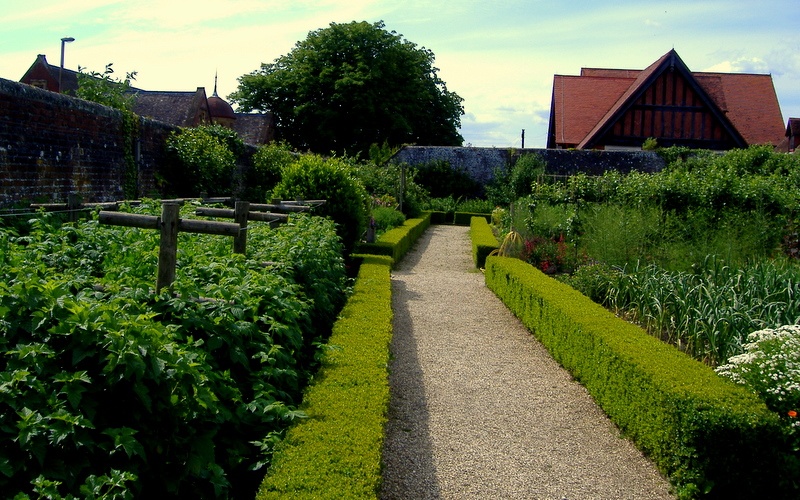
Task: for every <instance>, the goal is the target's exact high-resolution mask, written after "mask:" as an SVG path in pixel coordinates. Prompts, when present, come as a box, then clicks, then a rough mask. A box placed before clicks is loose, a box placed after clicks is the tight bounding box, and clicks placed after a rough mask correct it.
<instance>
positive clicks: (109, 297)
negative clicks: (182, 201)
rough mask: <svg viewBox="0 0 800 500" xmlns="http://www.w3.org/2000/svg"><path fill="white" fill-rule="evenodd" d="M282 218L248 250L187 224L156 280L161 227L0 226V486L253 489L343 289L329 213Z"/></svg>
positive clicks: (120, 491) (10, 490) (34, 493)
mask: <svg viewBox="0 0 800 500" xmlns="http://www.w3.org/2000/svg"><path fill="white" fill-rule="evenodd" d="M191 208H193V207H187V208H186V210H187V211H188V210H191ZM141 210H142V211H147V212H149V213H152V212H153V211H155V210H157V207H153V206H151V205H150V204H145V205H144V207H143V208H142V209H141ZM185 215H188V213H187V214H185ZM293 221H294V222H292V223H291V224H288V225H286V226H282V227H280V228H279V229H277V230H269V229H268V228H267V227H266V226H264V227H261V228H259V227H255V226H253V227H251V230H250V232H249V240H248V247H249V249H248V256H247V257H244V256H242V255H238V254H232V253H231V242H230V240H229V239H228V238H222V237H213V236H199V235H191V234H182V235H181V236H180V245H179V255H178V276H177V279H176V282H175V284H174V289H173V290H172V292H169V291H163V292H162V293H160V294H155V293H154V292H153V290H152V286H153V282H154V281H155V273H156V268H157V262H156V261H157V254H158V250H157V249H158V233H157V232H156V231H150V230H140V229H136V228H110V227H106V226H100V225H98V224H97V222H96V221H93V220H90V221H85V222H82V223H79V224H77V225H65V226H63V227H59V226H57V225H53V224H51V223H50V222H49V219H48V218H40V219H37V220H36V221H34V222H33V225H32V230H31V232H30V234H29V235H27V236H24V237H19V236H16V235H15V234H13V233H10V232H7V231H4V232H2V233H0V264H2V267H0V269H1V271H0V272H1V273H2V278H0V312H2V320H0V332H1V333H2V334H1V335H0V344H2V352H3V353H4V355H3V356H2V357H0V423H2V425H0V443H1V444H0V472H2V474H0V490H2V491H3V492H4V493H6V494H8V495H9V496H14V494H15V493H17V492H19V493H20V495H21V497H24V496H25V495H28V496H30V497H32V498H45V497H46V498H62V497H66V498H69V497H70V495H71V496H74V497H82V498H100V497H102V498H134V497H135V498H145V497H152V496H158V495H164V494H166V495H168V496H170V497H172V498H209V497H224V496H232V495H236V496H245V497H246V496H248V495H252V494H253V492H254V491H255V486H256V485H257V483H258V481H259V480H260V478H261V476H262V475H263V472H262V473H258V472H250V471H251V470H254V469H258V468H259V467H261V466H262V465H263V464H264V463H265V461H266V460H267V459H268V455H269V452H270V451H271V449H272V446H273V444H274V443H275V442H277V441H278V438H279V436H280V434H281V433H282V432H283V429H284V428H285V427H286V425H287V424H288V423H289V422H291V421H292V420H294V419H297V418H301V417H302V416H303V415H302V413H300V412H298V411H297V410H296V409H295V408H294V406H295V405H296V404H297V403H298V402H299V398H300V390H301V388H302V387H303V385H304V384H305V381H306V380H307V379H308V378H309V376H310V374H311V373H312V372H313V370H314V355H313V351H312V349H311V344H313V343H318V342H320V341H321V340H322V339H323V338H324V337H325V335H327V333H328V332H329V331H330V325H331V323H332V318H334V317H335V315H336V312H337V309H338V308H339V307H340V306H341V304H342V303H343V297H344V292H345V285H346V281H345V279H346V277H345V270H344V265H343V260H342V256H341V246H340V243H339V240H338V237H337V236H336V233H335V230H334V227H333V224H332V223H330V222H329V221H326V220H324V219H322V218H316V217H296V218H294V219H293ZM265 262H270V263H272V265H271V267H265V265H264V263H265Z"/></svg>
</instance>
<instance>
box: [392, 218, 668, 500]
mask: <svg viewBox="0 0 800 500" xmlns="http://www.w3.org/2000/svg"><path fill="white" fill-rule="evenodd" d="M392 291H393V304H394V314H395V320H394V338H393V341H392V356H393V359H392V362H391V372H390V378H389V382H390V385H391V389H392V399H391V402H390V406H389V422H388V424H387V435H386V442H385V448H384V465H385V468H384V473H383V489H382V492H381V497H380V498H382V499H384V500H388V499H403V500H409V499H415V500H416V499H427V498H458V499H473V498H480V499H484V498H498V499H558V500H562V499H570V500H576V499H616V498H625V499H648V500H652V499H671V498H673V497H672V496H671V495H670V493H669V485H668V484H667V482H666V481H665V480H664V479H663V478H662V477H661V476H660V475H659V473H658V471H657V470H656V468H655V467H654V466H653V464H652V463H650V462H649V461H648V460H647V459H645V458H644V457H643V456H642V454H641V453H640V452H639V451H638V450H636V448H635V447H634V446H633V445H632V444H631V443H630V442H629V441H627V440H625V439H623V438H621V437H620V433H619V430H618V429H617V428H616V427H615V426H614V424H612V423H611V422H610V421H609V420H608V418H607V417H606V416H605V414H604V413H603V412H602V410H600V409H599V408H598V407H597V405H596V404H595V403H594V401H593V400H592V398H591V397H590V396H589V394H588V393H587V392H586V390H585V389H584V388H583V387H582V386H581V385H580V384H578V383H576V382H574V381H573V380H572V379H571V377H570V375H569V374H568V373H567V372H566V371H565V370H564V369H562V368H561V367H560V366H559V365H558V364H557V363H556V362H555V361H554V360H553V359H552V358H551V357H550V355H549V354H548V353H547V351H546V350H545V349H544V347H542V345H541V344H540V343H539V342H538V341H536V340H535V338H534V337H533V336H532V335H531V334H530V333H529V332H528V331H527V330H526V329H525V327H524V326H523V325H522V324H521V323H520V322H519V321H518V320H517V319H516V318H515V317H514V316H513V315H512V314H511V313H510V312H509V311H508V309H507V308H506V307H505V306H504V305H503V304H502V302H500V300H499V299H497V297H496V296H495V295H494V294H493V293H492V292H491V291H490V290H489V289H487V288H486V286H485V284H484V280H483V274H481V273H480V271H477V270H475V269H474V268H473V265H472V257H471V254H470V242H469V229H468V228H465V227H458V226H443V225H439V226H431V227H430V229H428V230H427V231H426V233H425V234H424V235H423V237H422V238H420V240H419V242H418V243H417V246H416V248H415V249H414V250H412V252H410V253H409V254H408V255H407V256H406V257H405V258H404V259H403V261H402V262H400V264H399V265H398V267H397V269H395V271H394V272H393V273H392Z"/></svg>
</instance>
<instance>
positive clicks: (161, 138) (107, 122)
mask: <svg viewBox="0 0 800 500" xmlns="http://www.w3.org/2000/svg"><path fill="white" fill-rule="evenodd" d="M139 129H140V134H139V139H138V140H137V142H136V143H135V144H134V148H133V151H131V152H130V154H131V155H133V157H134V158H135V159H136V165H137V168H138V179H139V188H138V191H139V192H138V195H139V196H145V195H153V194H156V193H157V185H156V182H155V176H154V172H155V171H156V169H157V168H159V166H162V165H164V163H165V155H164V154H165V153H164V143H165V141H166V138H167V135H168V134H169V133H170V132H171V131H172V130H174V128H173V127H171V126H168V125H165V124H162V123H158V122H154V121H152V120H145V119H140V122H139ZM125 144H126V141H125V140H124V137H123V131H122V113H121V112H120V111H118V110H115V109H112V108H108V107H106V106H101V105H99V104H96V103H92V102H87V101H84V100H81V99H76V98H73V97H69V96H65V95H61V94H56V93H53V92H48V91H46V90H41V89H38V88H35V87H31V86H28V85H25V84H21V83H17V82H12V81H9V80H4V79H0V206H7V205H10V204H13V203H16V202H22V201H26V202H27V201H46V202H63V201H66V199H67V197H68V196H69V195H70V194H78V195H80V197H81V199H82V200H83V201H85V202H93V201H113V200H121V199H123V198H124V195H123V190H122V181H123V174H124V172H125V156H126V154H127V152H126V150H125Z"/></svg>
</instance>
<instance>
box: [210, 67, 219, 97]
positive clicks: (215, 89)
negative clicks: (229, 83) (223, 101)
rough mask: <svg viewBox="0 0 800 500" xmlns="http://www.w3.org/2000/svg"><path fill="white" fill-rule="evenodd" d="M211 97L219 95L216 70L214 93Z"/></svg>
mask: <svg viewBox="0 0 800 500" xmlns="http://www.w3.org/2000/svg"><path fill="white" fill-rule="evenodd" d="M211 97H219V96H218V95H217V72H216V71H214V93H213V94H211Z"/></svg>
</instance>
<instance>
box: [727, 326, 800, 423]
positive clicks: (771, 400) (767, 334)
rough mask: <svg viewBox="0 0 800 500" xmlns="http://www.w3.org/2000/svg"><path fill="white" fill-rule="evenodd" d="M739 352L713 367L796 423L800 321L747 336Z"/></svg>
mask: <svg viewBox="0 0 800 500" xmlns="http://www.w3.org/2000/svg"><path fill="white" fill-rule="evenodd" d="M742 347H743V350H744V352H743V354H737V355H736V356H731V357H730V358H728V360H727V361H726V363H725V364H724V365H721V366H719V367H717V369H716V371H717V373H719V374H720V375H723V376H725V377H727V378H729V379H731V380H732V381H734V382H736V383H737V384H740V385H744V386H747V387H748V388H750V389H752V390H753V391H754V392H756V393H757V394H758V395H759V396H761V399H763V400H764V402H765V403H766V404H767V407H769V408H770V409H771V410H772V411H774V412H776V413H778V414H779V415H781V416H783V417H784V418H787V419H790V420H789V422H791V424H792V426H793V427H800V423H798V420H797V411H798V410H800V325H784V326H780V327H778V328H775V329H765V330H759V331H756V332H753V333H751V334H749V335H748V336H747V343H745V344H744V346H742Z"/></svg>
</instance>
